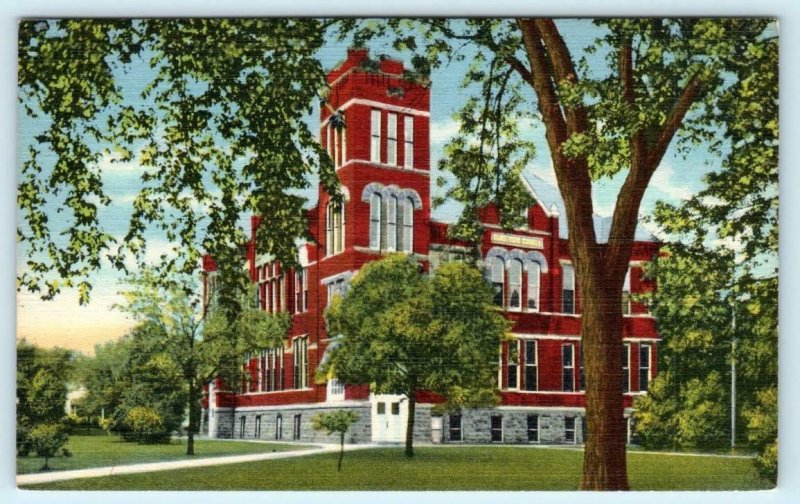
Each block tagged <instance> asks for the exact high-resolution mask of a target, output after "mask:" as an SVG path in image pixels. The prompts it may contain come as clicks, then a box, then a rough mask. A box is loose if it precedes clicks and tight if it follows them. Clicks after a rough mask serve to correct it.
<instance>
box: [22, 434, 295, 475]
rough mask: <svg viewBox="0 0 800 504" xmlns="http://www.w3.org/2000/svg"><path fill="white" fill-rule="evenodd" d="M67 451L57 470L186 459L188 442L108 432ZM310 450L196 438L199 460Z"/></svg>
mask: <svg viewBox="0 0 800 504" xmlns="http://www.w3.org/2000/svg"><path fill="white" fill-rule="evenodd" d="M66 448H67V449H68V450H69V451H70V452H72V456H71V457H62V456H58V457H53V458H51V459H50V461H49V465H50V469H51V470H53V471H67V470H71V469H85V468H89V467H104V466H115V465H122V464H137V463H142V462H163V461H166V460H181V459H186V458H187V455H186V439H185V438H182V439H173V440H172V441H171V442H170V443H169V444H158V445H140V444H136V443H127V442H125V441H122V439H121V438H119V437H118V436H116V435H112V436H108V435H106V434H105V433H101V434H94V435H85V434H81V435H76V434H72V435H70V436H69V441H68V442H67V444H66ZM303 448H306V447H305V446H302V445H296V444H278V443H247V442H237V441H215V440H206V439H195V457H196V458H201V457H218V456H224V455H242V454H247V453H263V452H271V451H287V450H298V449H303ZM42 465H44V459H43V458H41V457H36V456H33V455H29V456H27V457H17V474H30V473H36V472H39V470H40V469H41V467H42Z"/></svg>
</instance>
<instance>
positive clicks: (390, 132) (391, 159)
mask: <svg viewBox="0 0 800 504" xmlns="http://www.w3.org/2000/svg"><path fill="white" fill-rule="evenodd" d="M386 164H390V165H397V114H386Z"/></svg>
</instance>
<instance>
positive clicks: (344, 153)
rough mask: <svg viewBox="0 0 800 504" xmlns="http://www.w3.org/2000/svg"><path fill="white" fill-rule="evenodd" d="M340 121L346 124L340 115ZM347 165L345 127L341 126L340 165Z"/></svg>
mask: <svg viewBox="0 0 800 504" xmlns="http://www.w3.org/2000/svg"><path fill="white" fill-rule="evenodd" d="M342 121H343V122H344V123H345V124H347V121H345V119H344V114H342ZM345 164H347V127H345V126H342V162H341V165H345Z"/></svg>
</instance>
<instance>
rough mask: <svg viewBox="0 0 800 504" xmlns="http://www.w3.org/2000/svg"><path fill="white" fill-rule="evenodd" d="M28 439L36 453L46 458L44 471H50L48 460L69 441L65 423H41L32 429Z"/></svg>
mask: <svg viewBox="0 0 800 504" xmlns="http://www.w3.org/2000/svg"><path fill="white" fill-rule="evenodd" d="M28 439H29V442H30V444H31V448H32V449H33V450H34V451H35V452H36V455H37V456H39V457H43V458H44V465H43V466H42V471H49V470H50V466H49V465H48V461H49V460H50V458H51V457H54V456H55V455H56V454H57V453H58V450H60V449H61V447H62V446H64V445H65V444H66V443H67V434H66V432H65V431H64V426H63V425H59V424H54V423H41V424H39V425H37V426H36V427H34V428H33V429H31V432H30V434H29V435H28Z"/></svg>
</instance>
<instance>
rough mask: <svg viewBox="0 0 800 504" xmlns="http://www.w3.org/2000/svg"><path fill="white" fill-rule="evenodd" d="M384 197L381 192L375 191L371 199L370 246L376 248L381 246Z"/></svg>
mask: <svg viewBox="0 0 800 504" xmlns="http://www.w3.org/2000/svg"><path fill="white" fill-rule="evenodd" d="M382 199H383V198H381V195H380V194H378V193H373V194H372V197H371V198H370V200H369V247H370V248H371V249H375V250H379V249H380V248H381V203H382V201H381V200H382Z"/></svg>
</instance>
